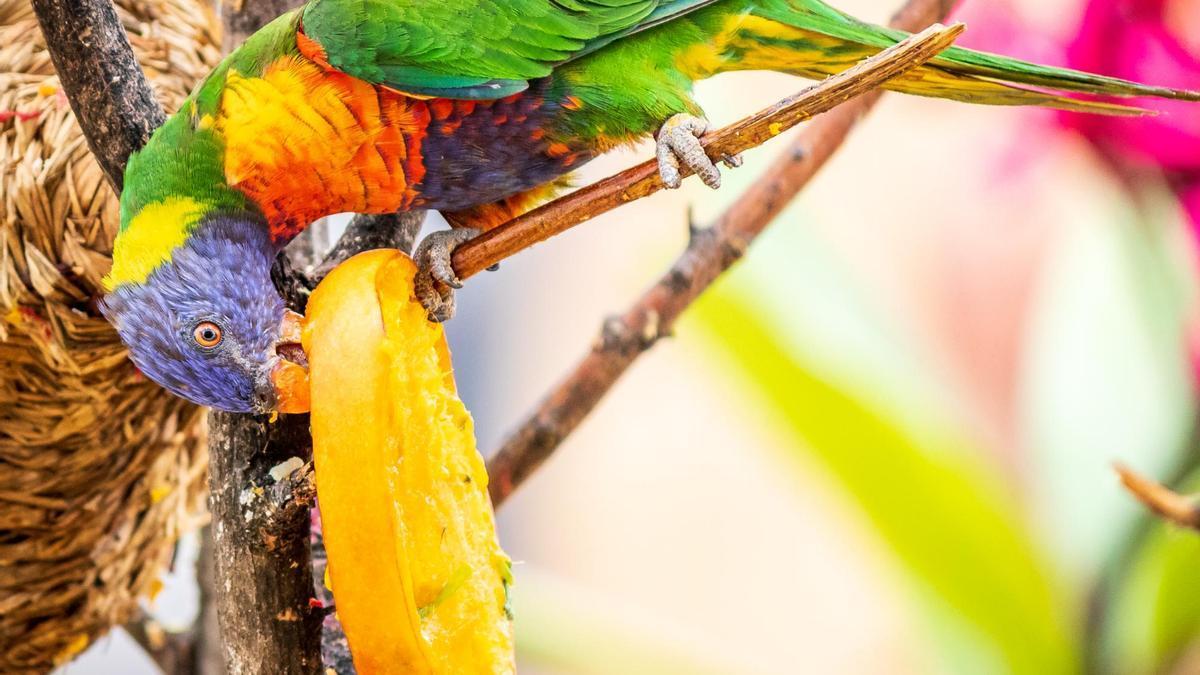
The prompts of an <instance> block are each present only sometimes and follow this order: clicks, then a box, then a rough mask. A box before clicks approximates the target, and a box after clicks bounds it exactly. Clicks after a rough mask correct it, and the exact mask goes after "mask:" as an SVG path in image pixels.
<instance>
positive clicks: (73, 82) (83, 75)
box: [33, 0, 166, 192]
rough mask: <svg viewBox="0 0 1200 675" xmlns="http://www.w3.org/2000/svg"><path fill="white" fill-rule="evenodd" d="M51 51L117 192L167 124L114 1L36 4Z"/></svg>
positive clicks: (94, 150) (41, 0) (91, 145)
mask: <svg viewBox="0 0 1200 675" xmlns="http://www.w3.org/2000/svg"><path fill="white" fill-rule="evenodd" d="M33 9H34V12H36V14H37V18H38V23H39V24H41V26H42V33H44V34H45V36H46V48H47V50H48V51H49V52H50V58H51V60H52V61H53V62H54V69H55V70H56V71H57V72H58V79H59V81H60V82H62V87H63V91H64V92H65V93H66V94H67V100H68V101H70V103H71V109H72V110H74V111H75V118H76V119H78V120H79V126H80V128H81V129H83V135H84V137H85V138H86V139H87V144H88V147H89V148H91V150H92V154H93V155H95V156H96V161H97V162H99V164H100V168H101V169H103V170H104V175H106V176H108V180H109V182H111V183H112V185H113V188H114V189H115V190H116V191H117V192H120V191H121V185H122V184H123V179H124V176H125V162H126V161H127V160H128V159H129V155H130V153H132V152H133V151H134V150H137V149H138V148H141V147H142V146H143V145H145V144H146V141H147V140H149V138H150V134H151V133H153V132H154V130H155V129H157V128H158V127H159V125H161V124H162V123H163V122H164V121H166V115H165V114H164V113H163V109H162V106H161V105H160V104H159V102H158V99H156V98H155V96H154V91H153V90H151V89H150V83H149V82H147V81H146V75H145V73H143V72H142V67H141V66H140V65H138V62H137V59H136V58H134V56H133V50H132V49H131V48H130V47H129V36H128V35H126V34H125V28H124V27H123V26H122V25H121V20H120V19H119V18H117V12H116V10H115V9H114V8H113V4H112V1H111V0H33Z"/></svg>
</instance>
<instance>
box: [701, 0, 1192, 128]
mask: <svg viewBox="0 0 1200 675" xmlns="http://www.w3.org/2000/svg"><path fill="white" fill-rule="evenodd" d="M714 29H715V30H714V38H713V39H711V40H709V41H707V42H706V43H704V44H698V45H694V46H693V47H691V48H690V49H689V50H688V51H687V52H685V53H684V55H683V58H682V59H681V63H682V65H683V66H684V68H685V69H686V70H687V71H689V72H688V74H689V75H691V76H692V77H694V78H695V79H700V78H703V77H707V76H709V75H713V74H716V73H718V72H724V71H730V70H775V71H780V72H786V73H792V74H795V75H800V76H803V77H809V78H823V77H825V76H828V75H831V74H833V73H837V72H840V71H842V70H845V69H846V68H849V67H850V66H852V65H854V64H855V63H857V62H858V61H860V60H862V59H864V58H866V57H868V56H870V55H872V54H874V53H876V52H878V51H880V50H883V49H885V48H887V47H889V46H891V45H893V44H895V43H897V42H899V41H900V40H903V39H904V38H905V37H907V33H904V32H903V31H897V30H891V29H888V28H882V27H880V26H875V25H871V24H867V23H863V22H861V21H858V20H857V19H854V18H852V17H850V16H847V15H846V14H843V13H842V12H840V11H838V10H836V9H833V8H832V7H829V6H828V5H826V4H824V3H823V2H820V1H819V0H756V1H754V2H752V3H750V5H749V9H748V11H745V12H738V13H730V14H727V15H725V16H724V17H722V19H721V23H720V25H719V26H716V27H714ZM886 86H887V88H888V89H892V90H896V91H901V92H904V93H907V94H917V95H919V96H932V97H936V98H946V99H953V100H956V101H965V102H968V103H982V104H988V105H1037V106H1045V107H1049V108H1058V109H1061V110H1075V111H1083V112H1094V113H1103V114H1110V115H1141V114H1146V113H1148V112H1151V111H1148V110H1146V109H1143V108H1140V107H1136V106H1130V105H1122V104H1119V103H1113V102H1108V101H1097V100H1090V99H1084V98H1073V97H1070V96H1067V95H1066V94H1067V92H1075V93H1082V94H1092V95H1102V96H1110V97H1112V96H1116V97H1131V96H1154V97H1161V98H1172V99H1182V100H1189V101H1200V92H1197V91H1183V90H1177V89H1169V88H1165V87H1154V86H1149V85H1144V84H1139V83H1137V82H1130V81H1127V80H1122V79H1118V78H1113V77H1104V76H1102V75H1094V74H1091V73H1085V72H1081V71H1076V70H1069V69H1065V68H1053V67H1049V66H1042V65H1038V64H1036V63H1030V62H1027V61H1020V60H1018V59H1010V58H1007V57H1004V56H998V55H995V54H987V53H983V52H977V51H973V50H969V49H963V48H960V47H951V48H950V49H949V50H947V51H945V52H943V53H942V54H941V55H939V56H938V57H937V58H935V59H934V60H932V61H930V62H929V63H928V64H926V65H925V66H923V67H921V68H918V69H916V70H914V71H911V72H910V73H908V74H906V75H903V76H901V77H899V78H897V79H894V80H892V81H891V82H890V83H889V84H888V85H886Z"/></svg>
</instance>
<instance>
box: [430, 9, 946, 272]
mask: <svg viewBox="0 0 1200 675" xmlns="http://www.w3.org/2000/svg"><path fill="white" fill-rule="evenodd" d="M965 28H966V27H965V26H964V25H962V24H955V25H953V26H949V27H945V26H941V25H934V26H930V27H929V28H927V29H926V30H925V31H923V32H922V33H920V34H919V35H914V36H912V37H910V38H908V39H907V40H904V41H903V42H901V43H899V44H897V45H894V46H892V47H889V48H888V49H885V50H884V51H882V52H880V53H878V54H876V55H874V56H872V57H871V58H869V59H865V60H863V61H862V62H860V63H858V64H856V65H855V66H853V67H851V68H848V69H846V70H845V71H843V72H841V73H838V74H837V75H833V76H831V77H828V78H826V79H825V80H823V81H821V82H819V83H817V84H815V85H813V86H811V87H809V88H807V89H805V90H804V91H802V92H800V93H798V94H795V95H793V96H789V97H788V98H786V99H784V100H782V101H780V102H779V103H776V104H775V105H773V106H771V107H769V108H765V109H763V110H760V111H759V112H757V113H755V114H754V115H751V116H749V117H747V118H745V119H743V120H741V121H739V122H735V123H733V124H731V125H729V126H727V127H724V128H722V129H719V130H717V131H715V132H712V133H709V134H705V136H704V137H703V138H701V139H700V143H701V145H703V146H704V149H705V151H706V152H707V153H708V156H709V157H713V158H716V159H720V158H723V157H730V156H733V155H736V154H738V153H740V152H744V151H746V150H749V149H751V148H753V147H756V146H758V145H762V144H763V143H764V142H766V141H767V140H768V139H770V138H773V137H775V136H778V135H779V134H780V133H782V132H784V131H787V130H788V129H791V128H792V127H794V126H796V125H797V124H799V123H801V122H804V121H806V120H809V119H811V118H813V117H815V116H817V115H819V114H821V113H824V112H827V111H829V110H832V109H833V108H835V107H837V106H838V105H840V104H842V103H845V102H846V101H849V100H851V99H853V98H856V97H858V96H860V95H862V94H864V93H866V92H868V91H871V90H873V89H875V88H877V87H879V86H880V85H882V84H883V83H885V82H887V81H888V80H890V79H892V78H894V77H897V76H899V75H903V74H904V73H906V72H908V71H910V70H912V69H913V68H916V67H918V66H920V65H921V64H923V63H925V62H926V61H928V60H929V59H932V58H933V57H935V56H937V55H938V54H940V53H942V52H943V51H945V50H946V49H947V48H949V47H950V45H951V44H953V43H954V40H955V39H956V38H958V36H959V35H961V34H962V32H963V30H964V29H965ZM682 171H683V174H684V175H685V176H686V175H690V173H691V172H690V170H688V169H686V168H683V169H682ZM664 187H665V186H664V185H663V182H662V178H661V177H660V176H659V175H658V165H657V163H656V162H655V161H654V160H649V161H646V162H642V163H641V164H638V165H637V166H634V167H632V168H629V169H626V170H625V171H622V172H621V173H619V174H617V175H615V176H611V177H609V178H606V179H604V180H601V181H599V182H597V183H593V184H592V185H589V186H587V187H585V188H581V189H579V190H576V191H575V192H572V193H571V194H568V195H566V196H565V197H562V198H560V199H557V200H555V201H553V202H550V203H549V204H546V205H544V206H541V207H539V208H537V209H534V210H533V211H530V212H529V213H526V214H524V215H522V216H520V217H518V218H514V219H513V220H511V221H509V222H507V223H504V224H502V225H499V226H498V227H496V228H494V229H492V230H489V231H487V232H485V233H483V234H482V235H480V236H478V237H476V238H474V239H472V240H470V241H468V242H467V243H465V244H463V245H462V246H460V247H458V248H457V249H455V251H454V255H453V257H452V258H451V262H452V264H453V265H454V270H455V273H457V274H458V277H459V278H460V279H466V278H468V277H470V276H473V275H475V274H478V273H479V272H482V271H483V270H485V269H487V268H489V267H491V266H492V265H495V264H496V263H498V262H500V261H501V260H504V259H505V258H508V257H510V256H512V255H514V254H516V253H519V252H520V251H523V250H525V249H527V248H529V247H530V246H533V245H534V244H536V243H538V242H541V241H544V240H546V239H549V238H550V237H552V236H554V235H556V234H559V233H560V232H563V231H565V230H567V229H569V228H572V227H574V226H576V225H579V224H580V223H583V222H585V221H587V220H590V219H591V218H595V217H596V216H598V215H600V214H602V213H605V212H607V211H611V210H612V209H615V208H617V207H618V206H622V205H624V204H628V203H629V202H632V201H634V200H637V199H641V198H642V197H648V196H649V195H652V194H654V193H655V192H658V191H659V190H661V189H663V188H664Z"/></svg>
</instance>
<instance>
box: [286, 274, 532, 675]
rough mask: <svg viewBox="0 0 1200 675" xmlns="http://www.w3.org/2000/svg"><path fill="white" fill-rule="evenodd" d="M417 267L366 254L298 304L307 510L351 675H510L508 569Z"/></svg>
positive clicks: (464, 413) (480, 462) (463, 412)
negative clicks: (313, 498)
mask: <svg viewBox="0 0 1200 675" xmlns="http://www.w3.org/2000/svg"><path fill="white" fill-rule="evenodd" d="M415 271H416V268H415V266H414V265H413V263H412V261H411V260H410V259H409V258H408V257H407V256H405V255H404V254H403V253H400V252H398V251H370V252H367V253H362V254H360V255H357V256H355V257H354V258H352V259H350V260H349V261H347V262H346V263H344V264H343V265H341V266H340V267H338V268H337V269H336V270H334V271H333V272H332V273H331V274H330V275H329V276H328V277H327V278H326V279H325V280H324V281H323V282H321V285H320V286H318V287H317V289H316V291H314V292H313V295H312V298H311V299H310V300H309V303H308V317H307V319H306V321H305V327H304V334H303V346H304V350H305V352H306V353H307V354H308V361H309V380H310V383H309V387H310V395H311V400H312V437H313V455H314V463H315V468H316V482H317V499H318V503H319V505H320V508H321V519H322V523H323V526H324V530H325V545H326V547H327V548H328V552H329V575H330V581H331V582H332V589H333V594H334V603H335V605H336V607H337V613H338V617H339V618H340V619H341V622H342V625H343V627H344V628H345V630H346V638H347V640H348V641H349V643H350V651H351V653H352V655H353V656H354V665H355V668H356V669H357V670H358V672H359V673H360V674H361V675H376V674H390V673H414V674H425V673H430V674H433V673H437V674H441V673H454V674H458V673H468V674H469V673H480V674H487V673H512V672H514V670H515V669H514V665H513V638H512V621H511V616H510V613H509V611H508V608H507V598H508V588H507V587H508V584H509V583H510V582H511V575H510V563H509V559H508V557H507V556H506V555H505V554H504V552H503V551H502V550H501V549H500V546H499V544H498V543H497V541H496V527H495V521H494V518H493V515H492V507H491V502H490V501H489V500H488V493H487V473H486V472H485V469H484V464H483V460H482V458H481V457H480V455H479V453H478V452H477V451H476V448H475V433H474V425H473V423H472V420H471V416H470V414H469V413H468V412H467V410H466V408H465V407H464V406H463V404H462V401H460V400H459V398H458V394H457V391H456V389H455V386H454V377H453V372H452V370H451V366H450V354H449V350H448V349H447V348H446V340H445V336H444V335H443V333H442V327H441V326H440V325H438V324H434V323H430V322H429V321H428V320H427V319H426V318H425V310H424V309H423V308H422V307H421V305H420V304H419V303H418V302H417V301H416V300H415V298H414V297H413V283H412V280H413V275H414V273H415Z"/></svg>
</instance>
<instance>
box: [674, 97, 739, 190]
mask: <svg viewBox="0 0 1200 675" xmlns="http://www.w3.org/2000/svg"><path fill="white" fill-rule="evenodd" d="M705 131H708V120H705V119H703V118H700V117H695V116H693V115H689V114H687V113H679V114H677V115H672V116H671V117H670V118H669V119H668V120H667V121H666V122H664V123H663V125H662V127H661V128H659V130H658V137H657V143H656V146H655V156H656V157H657V159H658V173H659V175H660V176H661V177H662V181H663V185H665V186H667V187H668V188H671V189H675V188H677V187H679V186H680V185H681V184H682V183H683V172H682V169H683V167H687V168H688V169H689V170H691V171H692V172H694V173H695V174H696V175H697V176H700V180H702V181H704V184H705V185H707V186H708V187H710V188H713V189H716V188H718V187H721V172H720V170H718V169H717V166H716V165H715V164H713V161H712V160H711V159H709V158H708V155H707V154H705V152H704V147H703V146H702V145H700V137H701V136H703V135H704V132H705ZM722 160H723V161H724V162H725V165H726V166H728V167H731V168H732V167H736V166H740V165H741V163H742V159H741V156H740V155H733V156H730V157H724V158H722Z"/></svg>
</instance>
